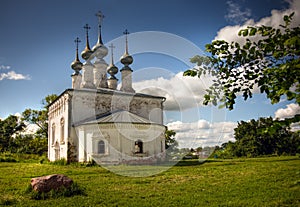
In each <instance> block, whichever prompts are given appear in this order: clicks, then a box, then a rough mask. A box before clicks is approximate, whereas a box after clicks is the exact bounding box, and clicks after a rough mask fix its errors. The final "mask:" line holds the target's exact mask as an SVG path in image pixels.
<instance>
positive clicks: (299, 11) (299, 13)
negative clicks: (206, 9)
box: [214, 0, 300, 43]
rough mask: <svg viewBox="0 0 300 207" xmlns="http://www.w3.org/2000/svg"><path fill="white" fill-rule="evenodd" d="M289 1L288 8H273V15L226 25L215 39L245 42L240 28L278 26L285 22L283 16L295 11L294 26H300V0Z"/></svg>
mask: <svg viewBox="0 0 300 207" xmlns="http://www.w3.org/2000/svg"><path fill="white" fill-rule="evenodd" d="M288 2H289V8H288V9H286V10H282V11H280V10H272V11H271V16H268V17H265V18H262V19H260V20H259V21H257V22H255V21H254V20H253V19H249V20H247V21H246V22H245V23H244V24H243V25H234V26H226V27H224V28H222V29H220V30H219V31H218V33H217V36H216V37H215V38H214V39H215V40H226V41H227V42H232V41H235V42H239V43H244V42H245V40H244V38H242V37H239V36H238V32H239V30H241V29H243V28H246V27H247V26H259V25H266V26H272V27H278V25H279V24H283V20H282V18H283V16H284V15H289V14H291V13H292V12H295V15H294V17H293V21H292V25H291V26H292V27H295V26H298V25H299V23H300V1H299V0H291V1H288Z"/></svg>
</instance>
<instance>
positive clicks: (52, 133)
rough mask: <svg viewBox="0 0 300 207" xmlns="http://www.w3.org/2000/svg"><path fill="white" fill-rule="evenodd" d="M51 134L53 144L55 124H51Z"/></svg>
mask: <svg viewBox="0 0 300 207" xmlns="http://www.w3.org/2000/svg"><path fill="white" fill-rule="evenodd" d="M51 136H52V144H53V145H54V142H55V124H52V132H51Z"/></svg>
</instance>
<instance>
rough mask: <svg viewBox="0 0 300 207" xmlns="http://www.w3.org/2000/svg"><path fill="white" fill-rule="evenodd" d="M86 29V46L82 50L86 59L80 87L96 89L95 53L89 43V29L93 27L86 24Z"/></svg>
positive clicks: (82, 54)
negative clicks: (94, 73) (93, 58)
mask: <svg viewBox="0 0 300 207" xmlns="http://www.w3.org/2000/svg"><path fill="white" fill-rule="evenodd" d="M83 28H84V29H85V31H86V46H85V49H84V50H83V51H82V52H81V57H82V58H83V59H84V60H85V63H84V64H83V66H82V82H81V85H80V88H90V89H94V88H96V87H95V84H94V78H93V76H94V75H93V68H94V66H93V64H92V63H91V59H92V58H91V56H92V54H93V52H92V50H91V48H90V44H89V29H91V27H90V26H89V25H88V24H86V25H85V26H84V27H83Z"/></svg>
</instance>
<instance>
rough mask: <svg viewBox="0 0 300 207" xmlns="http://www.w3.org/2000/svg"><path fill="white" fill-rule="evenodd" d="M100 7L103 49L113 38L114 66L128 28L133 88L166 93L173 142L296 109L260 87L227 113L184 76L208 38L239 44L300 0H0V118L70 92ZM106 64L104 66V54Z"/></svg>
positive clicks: (203, 140)
mask: <svg viewBox="0 0 300 207" xmlns="http://www.w3.org/2000/svg"><path fill="white" fill-rule="evenodd" d="M98 10H101V11H102V13H103V14H104V15H105V18H104V20H103V26H102V36H103V41H104V43H105V44H106V45H107V46H108V45H109V44H110V43H114V45H115V47H116V48H115V52H114V56H115V57H114V58H115V60H116V65H117V66H118V67H119V69H120V68H121V67H122V66H121V64H120V62H119V57H120V56H121V55H122V53H123V51H124V36H123V31H124V30H125V29H128V30H129V32H130V34H129V36H128V41H129V52H130V54H132V56H133V58H134V63H133V64H132V65H131V67H132V69H133V71H134V72H133V81H134V84H133V87H134V88H135V90H136V91H137V92H143V93H149V94H154V95H163V96H165V97H166V98H167V101H166V102H165V113H164V120H165V124H166V125H167V126H168V127H169V128H170V129H174V130H176V131H177V138H178V140H179V142H180V144H182V145H184V146H187V147H189V146H194V145H205V144H215V143H221V142H225V141H228V140H232V139H233V128H234V127H236V125H237V122H238V121H241V120H250V119H257V118H259V117H269V116H272V117H274V118H284V117H289V116H292V115H294V114H296V113H300V109H299V106H298V105H295V104H294V103H293V102H289V101H286V100H285V99H282V100H281V101H280V103H278V104H275V105H271V104H270V101H269V100H268V99H266V98H265V95H264V94H259V93H258V92H257V91H255V94H254V97H253V98H252V99H249V100H248V101H246V102H245V101H243V99H242V97H238V100H237V103H236V105H235V109H234V110H232V111H228V110H224V109H223V110H218V109H216V108H214V107H211V106H207V107H205V106H203V105H202V104H201V100H203V98H202V96H203V94H204V92H205V87H207V86H208V85H209V83H210V80H209V77H208V78H204V79H202V80H200V79H197V78H191V77H183V76H182V74H183V72H184V71H185V70H187V69H189V68H192V67H193V64H191V63H190V62H189V58H191V57H193V56H194V55H197V54H203V51H204V50H205V44H207V43H210V42H211V41H212V40H214V39H225V40H227V41H242V40H240V39H239V38H238V37H237V35H236V34H237V32H238V30H239V29H241V28H243V27H244V26H245V25H258V24H265V25H271V26H274V25H278V23H279V22H280V21H281V18H282V16H283V15H284V14H290V13H291V12H293V11H294V12H295V20H296V21H295V25H299V21H300V14H299V12H300V3H299V1H297V0H289V1H287V0H240V1H237V0H210V1H204V0H164V1H161V0H151V1H146V0H127V1H121V0H87V1H83V0H43V1H41V0H26V1H22V0H10V1H7V0H0V28H1V30H0V97H1V101H0V117H1V118H5V117H7V116H8V115H10V114H16V113H22V112H23V111H24V110H25V109H26V108H33V109H40V108H41V107H42V104H41V100H42V99H43V98H44V97H45V96H47V95H49V94H60V93H62V92H63V91H64V90H65V89H67V88H71V77H70V75H71V74H72V73H73V71H72V69H71V68H70V64H71V62H72V61H73V60H74V57H75V43H74V39H75V38H76V37H79V38H80V39H81V43H80V45H79V51H82V50H83V49H84V47H85V45H84V42H85V32H84V29H83V26H84V25H85V24H86V23H88V24H89V25H90V27H91V30H90V31H89V36H90V45H91V46H93V45H95V43H96V41H97V18H96V16H95V13H96V12H97V11H98ZM81 60H82V59H81ZM105 60H106V62H107V63H109V61H110V55H108V56H107V57H106V59H105ZM117 78H118V79H119V80H120V79H121V78H120V74H118V75H117Z"/></svg>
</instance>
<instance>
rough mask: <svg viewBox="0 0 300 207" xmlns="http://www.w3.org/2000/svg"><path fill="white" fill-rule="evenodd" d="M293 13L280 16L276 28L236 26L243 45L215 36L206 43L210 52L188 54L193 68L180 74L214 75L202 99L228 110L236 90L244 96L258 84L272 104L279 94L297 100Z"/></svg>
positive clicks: (297, 34)
mask: <svg viewBox="0 0 300 207" xmlns="http://www.w3.org/2000/svg"><path fill="white" fill-rule="evenodd" d="M293 15H294V13H292V14H291V15H289V16H284V18H283V20H284V22H285V24H284V25H279V28H273V27H268V26H264V25H262V26H254V27H252V26H249V27H247V28H246V29H242V30H240V32H239V33H238V35H239V36H242V37H244V38H245V39H246V43H245V44H244V45H240V44H239V43H238V42H231V43H228V42H226V41H224V40H215V41H213V42H212V43H211V44H207V45H206V51H207V52H208V53H210V56H195V57H193V58H191V62H192V63H196V64H197V68H194V69H192V70H187V71H185V73H184V75H186V76H198V77H201V76H203V75H205V74H211V75H212V76H213V77H215V79H214V80H213V81H214V82H213V84H212V85H211V86H210V87H209V89H208V90H207V93H206V95H205V96H204V102H203V103H204V104H205V105H207V104H208V103H212V104H214V105H217V104H218V102H221V103H223V104H222V105H221V107H222V106H223V107H224V106H225V107H226V108H228V109H230V110H231V109H233V106H234V104H235V99H236V97H237V95H238V94H243V97H244V99H245V100H247V99H248V98H251V97H252V89H253V88H254V87H258V88H259V89H260V92H261V93H265V94H266V95H267V98H268V99H270V100H271V103H272V104H274V103H278V102H279V101H280V98H281V97H282V96H283V95H285V96H286V97H287V99H288V100H295V102H296V103H298V104H300V94H299V92H300V84H299V80H300V58H299V56H300V27H299V26H298V27H295V28H290V23H291V21H292V17H293ZM254 38H259V40H258V41H255V40H253V39H254Z"/></svg>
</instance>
